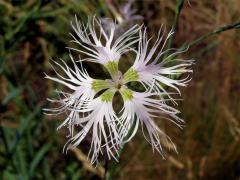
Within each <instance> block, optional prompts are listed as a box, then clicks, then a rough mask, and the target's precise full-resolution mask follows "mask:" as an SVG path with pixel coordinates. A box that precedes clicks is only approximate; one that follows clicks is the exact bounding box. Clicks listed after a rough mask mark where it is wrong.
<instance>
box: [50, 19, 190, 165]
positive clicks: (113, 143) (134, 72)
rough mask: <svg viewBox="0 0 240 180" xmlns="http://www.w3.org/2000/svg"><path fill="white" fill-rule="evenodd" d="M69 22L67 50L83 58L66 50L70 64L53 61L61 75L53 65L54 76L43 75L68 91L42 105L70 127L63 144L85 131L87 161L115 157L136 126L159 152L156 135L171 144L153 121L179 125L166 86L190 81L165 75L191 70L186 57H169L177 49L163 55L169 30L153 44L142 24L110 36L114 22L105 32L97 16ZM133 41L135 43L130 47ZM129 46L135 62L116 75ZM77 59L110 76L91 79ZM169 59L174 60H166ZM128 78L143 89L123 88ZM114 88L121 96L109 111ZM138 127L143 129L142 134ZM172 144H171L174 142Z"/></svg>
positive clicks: (76, 140)
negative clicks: (63, 115) (78, 55)
mask: <svg viewBox="0 0 240 180" xmlns="http://www.w3.org/2000/svg"><path fill="white" fill-rule="evenodd" d="M75 24H76V25H75V26H74V25H72V27H73V30H74V32H75V35H72V37H73V41H74V42H75V43H77V44H78V45H80V48H81V49H78V48H71V49H73V50H75V51H77V52H80V53H82V54H85V56H87V58H85V59H80V60H79V61H80V62H79V63H80V68H79V67H78V65H77V64H76V63H75V62H74V60H73V57H72V56H71V55H70V59H71V60H72V63H73V66H74V69H72V68H69V67H68V65H67V64H66V63H65V62H64V61H62V64H63V65H61V64H60V63H58V62H54V63H55V64H56V65H57V66H58V67H59V69H61V70H62V71H63V72H64V73H65V76H63V75H61V74H60V72H59V71H58V70H55V68H54V67H53V69H54V71H55V72H56V74H57V75H58V78H56V77H51V76H49V75H46V78H48V79H50V80H53V81H55V82H58V83H60V84H62V85H64V86H66V87H67V88H69V89H70V91H72V92H63V91H57V92H58V94H59V99H49V100H50V101H51V102H53V103H58V104H59V105H60V106H59V107H58V108H51V109H46V112H48V113H49V114H59V113H66V114H67V117H66V119H65V121H64V122H63V123H62V124H61V125H60V126H59V128H61V127H64V126H66V127H67V128H68V129H69V132H70V135H69V140H68V142H67V143H66V148H67V149H68V147H70V146H78V145H79V144H80V143H81V142H82V141H83V139H84V138H85V137H86V136H90V137H91V145H90V148H89V156H91V162H92V163H96V162H98V157H99V155H100V154H101V155H103V154H106V155H107V157H108V158H109V159H111V158H114V159H115V160H117V157H118V151H119V149H120V148H122V146H123V144H125V143H126V142H128V141H130V140H131V139H132V138H133V137H134V136H135V134H136V132H137V130H138V129H139V127H141V128H142V131H143V134H144V137H145V138H146V140H147V141H148V142H149V143H150V144H151V145H152V148H153V150H157V151H158V152H159V153H160V154H162V155H163V148H162V146H161V142H162V140H164V141H167V142H170V143H171V144H173V143H172V141H171V139H170V138H169V137H168V136H167V135H166V134H165V132H164V131H163V130H161V129H160V128H159V127H158V126H157V123H156V122H155V120H156V119H161V120H168V121H171V122H172V123H174V124H175V125H177V126H178V127H180V128H181V127H182V124H183V120H182V119H181V118H179V117H178V114H179V113H180V112H179V111H178V110H176V109H175V108H173V107H172V106H171V104H172V101H174V102H175V100H176V99H175V98H173V97H172V96H171V94H172V93H169V92H168V91H167V89H166V88H167V87H172V88H174V89H175V90H176V91H177V92H178V93H179V94H180V90H179V86H186V84H187V83H188V82H189V80H190V78H189V76H187V77H186V78H182V79H180V80H178V79H173V77H172V76H170V75H182V74H185V73H191V72H192V70H191V69H189V68H190V67H191V65H192V61H189V60H179V59H175V55H177V54H179V53H180V52H181V51H178V50H177V51H176V52H174V53H171V54H170V55H169V54H168V53H170V52H171V50H173V49H170V50H169V49H167V50H165V49H164V47H165V45H166V43H167V40H168V39H169V37H170V36H171V35H172V34H173V32H172V31H170V32H169V34H168V35H167V37H166V39H165V40H164V38H163V33H162V32H161V30H160V31H159V33H158V36H157V39H156V41H155V43H154V45H153V46H151V47H150V46H149V43H150V40H149V39H148V38H147V35H146V34H147V31H146V28H145V29H142V27H139V26H137V25H136V26H133V27H132V28H130V29H129V30H127V31H126V32H125V33H123V34H122V35H120V36H116V34H115V30H116V24H114V23H111V24H109V25H110V31H106V30H104V27H103V26H102V23H101V21H100V20H98V19H97V18H95V17H94V18H89V20H88V23H87V25H84V24H81V23H79V22H78V20H77V19H76V23H75ZM136 43H138V48H137V49H134V45H135V44H136ZM129 51H133V52H135V53H136V57H135V61H134V64H133V65H132V66H131V67H130V68H129V70H128V71H127V72H126V73H125V74H124V75H122V73H121V72H120V71H119V68H118V63H119V61H120V60H121V56H122V55H123V54H125V53H128V52H129ZM81 61H89V62H94V63H98V64H100V65H103V66H104V67H105V68H106V69H107V70H108V72H109V73H110V75H111V79H106V80H97V79H93V78H91V77H90V76H89V75H88V73H87V71H86V70H85V69H84V68H83V67H82V63H81ZM169 62H171V63H175V64H174V65H170V64H169ZM134 81H137V82H140V83H141V84H142V85H143V86H144V88H145V90H144V92H137V91H134V90H132V89H131V88H130V87H129V83H131V82H134ZM137 88H138V87H136V88H135V89H137ZM116 92H119V94H120V95H121V97H122V99H123V107H122V110H121V111H120V112H115V110H114V107H113V106H114V104H113V98H114V96H115V94H116ZM175 94H176V93H175ZM144 129H145V130H146V132H147V133H144V132H145V130H144ZM173 147H174V148H175V145H174V144H173Z"/></svg>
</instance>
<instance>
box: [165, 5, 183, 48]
mask: <svg viewBox="0 0 240 180" xmlns="http://www.w3.org/2000/svg"><path fill="white" fill-rule="evenodd" d="M183 4H184V0H178V1H177V6H176V9H175V17H174V22H173V26H172V29H173V31H175V30H176V28H177V24H178V20H179V16H180V12H181V10H182V7H183ZM173 38H174V34H173V35H172V36H171V37H170V38H169V41H168V46H167V49H170V48H171V47H172V43H173Z"/></svg>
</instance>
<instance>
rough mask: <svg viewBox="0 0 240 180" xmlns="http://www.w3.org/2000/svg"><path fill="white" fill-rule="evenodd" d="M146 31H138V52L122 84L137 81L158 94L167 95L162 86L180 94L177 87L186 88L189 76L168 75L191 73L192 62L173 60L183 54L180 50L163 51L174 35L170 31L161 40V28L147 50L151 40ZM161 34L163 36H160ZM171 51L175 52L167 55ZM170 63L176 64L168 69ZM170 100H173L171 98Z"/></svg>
mask: <svg viewBox="0 0 240 180" xmlns="http://www.w3.org/2000/svg"><path fill="white" fill-rule="evenodd" d="M146 30H147V29H146V28H145V29H144V30H143V31H142V30H140V32H139V36H140V41H139V44H138V51H137V52H136V54H137V55H136V58H135V61H134V64H133V65H132V67H131V68H129V70H128V71H127V72H126V73H125V75H124V82H125V83H128V82H131V81H139V82H140V83H142V84H143V85H144V86H147V88H150V89H151V90H152V91H153V92H155V93H158V94H161V92H164V93H167V91H166V90H165V89H164V86H165V87H172V88H174V89H175V90H177V92H178V93H179V94H180V90H179V88H178V86H186V85H187V83H188V82H189V81H190V80H191V78H190V76H187V77H185V78H183V79H173V78H172V77H171V76H170V75H181V74H183V73H188V72H192V70H191V69H189V67H191V66H192V63H193V61H192V60H182V59H175V58H174V56H176V55H177V54H180V53H182V52H183V51H181V50H176V49H173V48H172V49H166V50H164V48H165V45H166V44H167V41H168V39H169V38H170V37H171V36H172V35H173V33H174V32H173V31H172V30H171V31H170V32H169V33H168V35H167V37H166V39H165V40H163V35H164V32H165V30H164V31H163V33H162V27H161V28H160V30H159V33H158V37H157V39H156V41H155V43H154V45H153V46H152V47H151V48H149V42H150V40H151V39H148V38H147V32H146ZM161 33H162V34H163V35H161ZM161 43H162V45H161ZM160 45H161V46H160ZM159 49H160V50H159ZM171 50H176V52H174V53H170V55H168V53H169V52H170V51H171ZM165 55H166V56H165ZM170 63H178V64H177V65H173V66H170V67H169V66H168V65H167V64H170ZM167 95H168V96H169V97H170V98H171V96H170V94H169V93H167ZM171 99H172V100H174V99H173V98H171Z"/></svg>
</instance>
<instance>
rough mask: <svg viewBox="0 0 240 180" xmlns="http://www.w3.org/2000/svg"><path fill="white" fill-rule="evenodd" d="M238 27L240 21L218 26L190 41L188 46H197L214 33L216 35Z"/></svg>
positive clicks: (239, 26)
mask: <svg viewBox="0 0 240 180" xmlns="http://www.w3.org/2000/svg"><path fill="white" fill-rule="evenodd" d="M238 28H240V22H237V23H233V24H230V25H226V26H222V27H219V28H216V29H215V30H213V31H211V32H208V33H206V34H204V35H202V36H201V37H199V38H197V39H196V40H194V41H192V42H191V43H189V44H188V47H189V48H190V47H193V46H196V45H198V44H199V43H201V42H202V41H203V40H205V39H207V38H208V37H210V36H212V35H215V34H218V33H221V32H224V31H227V30H231V29H238Z"/></svg>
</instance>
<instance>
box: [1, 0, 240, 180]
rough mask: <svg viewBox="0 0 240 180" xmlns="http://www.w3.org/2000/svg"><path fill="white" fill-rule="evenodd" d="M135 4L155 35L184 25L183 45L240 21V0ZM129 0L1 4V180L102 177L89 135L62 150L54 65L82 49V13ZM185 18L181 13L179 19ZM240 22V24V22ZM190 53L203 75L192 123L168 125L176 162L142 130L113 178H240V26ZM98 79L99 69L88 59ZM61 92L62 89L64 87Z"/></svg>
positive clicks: (104, 12) (109, 12) (188, 98)
mask: <svg viewBox="0 0 240 180" xmlns="http://www.w3.org/2000/svg"><path fill="white" fill-rule="evenodd" d="M181 2H183V1H181V0H178V1H175V0H145V1H143V0H142V1H140V0H139V1H134V2H133V6H134V8H136V9H137V14H140V15H142V16H143V17H144V20H143V21H144V23H145V24H146V25H147V26H148V27H149V32H150V34H151V35H154V34H156V32H157V30H158V29H159V27H160V26H161V24H165V25H166V27H167V28H168V29H170V28H171V27H172V25H174V24H175V27H176V34H175V37H174V40H173V46H174V47H181V46H182V45H183V44H184V43H191V42H196V41H194V40H196V39H197V38H199V37H200V36H202V35H203V34H206V33H208V32H213V30H214V29H216V28H217V27H222V26H225V25H229V24H232V23H236V22H239V21H240V11H239V7H240V1H239V0H214V1H209V0H190V1H189V2H190V5H189V3H188V2H187V1H186V2H185V3H184V4H183V8H182V10H181V12H180V8H181ZM123 3H126V1H120V0H116V1H110V0H106V1H105V0H98V1H95V0H90V1H89V0H52V1H50V0H49V1H47V0H43V1H40V0H39V1H37V0H22V1H21V0H12V1H8V0H1V1H0V179H100V178H102V177H103V176H104V164H103V165H102V166H101V165H100V166H98V167H97V168H92V167H91V166H90V165H89V163H88V161H87V160H86V156H85V155H84V153H86V147H87V146H88V145H89V142H88V140H86V141H85V142H84V143H82V145H81V146H80V147H79V149H73V150H70V151H69V152H68V154H67V155H64V154H63V153H62V147H63V145H64V143H65V141H66V132H65V130H61V131H58V132H56V131H55V129H56V127H57V125H58V124H59V123H60V120H62V119H63V117H49V116H45V115H44V114H43V113H42V108H43V107H47V106H49V105H48V104H47V102H46V97H49V96H51V97H53V96H54V94H53V92H54V90H55V89H56V88H57V87H56V84H52V82H50V81H47V80H45V79H44V78H43V77H44V75H43V72H47V73H49V74H51V73H53V72H52V70H51V68H50V66H49V61H50V60H51V59H57V58H59V57H61V58H63V59H64V58H67V54H68V51H67V50H66V49H65V47H66V46H73V45H72V44H71V42H69V40H70V36H69V34H68V32H71V28H70V21H71V20H73V19H74V15H75V14H77V15H78V16H79V17H80V18H81V19H82V20H83V21H84V20H86V17H87V16H88V15H94V14H95V15H97V16H107V17H114V9H113V7H114V8H115V9H116V10H117V7H118V6H119V5H120V4H123ZM176 14H177V15H179V16H176ZM236 27H237V26H236ZM238 27H239V26H238ZM183 57H184V58H186V59H190V58H194V59H196V62H195V65H194V74H193V80H192V81H191V83H190V84H189V86H188V87H187V88H182V97H183V99H184V101H181V102H180V104H179V108H180V109H181V111H182V114H181V117H182V118H183V119H185V121H186V127H185V128H184V129H183V130H179V129H177V128H175V127H173V126H172V125H170V124H167V123H165V122H164V123H162V122H161V120H159V125H160V126H161V127H162V128H163V129H164V130H165V131H166V132H167V134H168V135H169V136H170V137H172V139H173V141H174V142H175V144H176V145H177V147H178V151H179V154H175V153H174V152H172V151H166V154H167V156H166V160H162V158H161V156H160V155H158V154H157V153H154V154H153V153H152V149H151V147H150V145H149V144H147V142H146V141H145V140H144V139H143V137H142V135H141V133H140V132H139V133H138V136H137V137H135V138H134V140H133V141H132V142H130V143H128V144H127V145H126V147H125V148H124V150H123V152H122V156H121V159H120V163H118V164H116V163H114V162H109V164H108V169H109V174H108V177H110V176H111V177H113V178H117V179H169V180H170V179H237V178H240V173H239V172H240V146H239V144H240V126H239V123H240V120H239V119H240V111H239V109H240V95H239V90H240V31H239V30H238V29H236V28H234V29H232V30H231V31H224V32H222V33H220V34H217V35H214V36H210V37H209V38H207V39H205V40H204V41H199V43H194V44H193V46H191V47H190V48H189V50H188V52H187V53H185V54H184V55H183ZM86 66H87V67H88V70H89V72H90V74H91V75H93V76H101V73H100V72H101V71H100V70H99V68H98V67H97V66H90V65H89V64H86ZM60 88H61V87H60Z"/></svg>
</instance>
